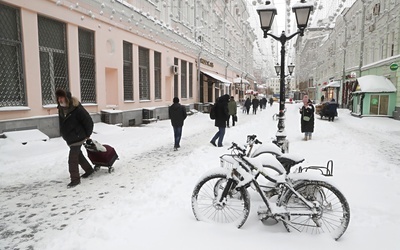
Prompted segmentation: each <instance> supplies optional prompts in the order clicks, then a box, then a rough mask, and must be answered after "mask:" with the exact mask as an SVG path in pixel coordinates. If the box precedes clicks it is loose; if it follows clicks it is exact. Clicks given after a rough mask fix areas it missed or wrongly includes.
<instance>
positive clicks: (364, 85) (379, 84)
mask: <svg viewBox="0 0 400 250" xmlns="http://www.w3.org/2000/svg"><path fill="white" fill-rule="evenodd" d="M357 82H358V85H357V89H356V91H355V92H353V93H366V92H369V93H377V92H396V87H395V86H394V85H393V83H392V82H391V81H390V80H389V79H387V78H386V77H384V76H376V75H366V76H362V77H359V78H357Z"/></svg>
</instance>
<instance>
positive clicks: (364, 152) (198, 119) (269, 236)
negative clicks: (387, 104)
mask: <svg viewBox="0 0 400 250" xmlns="http://www.w3.org/2000/svg"><path fill="white" fill-rule="evenodd" d="M299 105H301V104H286V107H287V112H286V120H285V125H286V132H287V135H288V136H287V138H288V140H289V141H290V146H289V148H290V153H294V154H298V155H302V156H304V158H305V159H306V161H305V162H304V163H303V164H302V165H325V164H326V162H327V161H328V160H333V161H334V176H333V177H329V178H330V179H331V181H332V182H333V183H335V185H337V187H338V188H339V189H340V190H341V191H342V192H343V194H344V195H345V196H346V198H347V200H348V202H349V204H350V209H351V219H350V225H349V227H348V229H347V231H346V233H345V234H344V235H343V236H342V238H341V239H340V240H339V241H337V242H336V241H334V240H333V239H331V238H330V237H328V236H326V235H320V236H312V235H307V234H299V233H288V232H286V230H285V228H284V226H283V225H282V224H281V223H279V224H277V225H274V226H265V225H263V224H262V223H261V222H260V221H259V220H258V218H257V208H258V207H259V206H260V205H261V199H260V198H259V197H258V196H256V193H254V192H251V202H252V203H251V206H252V207H251V213H250V216H249V218H248V220H247V222H246V224H245V225H244V226H243V227H242V228H241V229H237V228H235V227H233V226H231V225H223V224H209V223H204V222H198V221H196V220H195V218H194V216H193V213H192V210H191V203H190V202H191V200H190V197H191V193H192V191H193V188H194V185H195V183H196V181H197V180H198V178H199V177H200V176H201V175H202V174H203V173H204V172H206V171H207V170H209V169H212V168H218V167H219V156H220V155H222V154H224V153H228V151H227V148H228V147H229V145H230V143H231V142H233V141H234V142H237V143H239V144H242V145H243V144H244V143H245V141H246V136H247V135H248V134H256V135H257V136H258V138H259V139H260V140H262V141H263V142H264V143H267V142H270V141H271V139H272V138H274V137H275V133H276V130H277V121H274V120H273V119H272V116H273V114H274V113H276V112H277V111H278V104H277V103H275V104H274V105H273V106H272V107H267V109H265V110H263V111H258V112H257V115H252V114H250V115H246V114H243V113H242V112H241V109H238V119H239V121H238V123H237V126H235V127H230V128H227V130H226V135H225V139H224V147H223V148H216V147H214V146H212V145H211V144H210V143H209V141H210V139H211V137H212V136H213V135H214V133H215V132H216V131H217V128H216V127H214V124H213V121H212V120H210V119H209V116H208V114H203V113H195V114H194V115H191V116H188V118H187V119H186V121H185V125H184V127H183V138H182V141H181V148H180V150H179V151H173V131H172V127H171V124H170V121H169V120H164V121H158V122H156V123H151V124H148V125H144V126H140V127H123V128H121V127H118V126H113V125H107V124H103V123H96V124H95V129H94V131H95V133H94V134H93V136H92V139H95V140H97V141H99V142H101V143H104V144H109V145H112V146H113V147H115V149H116V151H117V153H118V155H119V160H118V161H116V162H115V164H114V167H115V172H113V173H111V174H109V173H108V172H107V168H102V169H100V171H98V172H96V173H95V174H94V175H92V176H91V177H89V178H88V179H82V182H81V184H80V185H78V186H77V187H76V188H73V189H67V188H66V186H67V184H68V182H69V174H68V166H67V156H68V147H67V145H66V144H65V142H64V141H63V140H62V138H53V139H50V140H48V141H46V142H43V141H31V142H28V143H27V144H26V145H22V144H21V143H19V142H15V141H12V140H11V139H9V138H7V139H0V200H1V203H0V218H1V220H0V249H35V250H36V249H37V250H42V249H49V250H50V249H51V250H54V249H57V250H62V249H69V250H70V249H74V250H91V249H93V250H94V249H96V250H100V249H168V250H169V249H171V250H172V249H173V250H178V249H179V250H187V249H190V250H196V249H199V250H200V249H208V250H214V249H244V248H246V249H267V248H268V249H269V248H271V249H278V248H279V249H294V248H295V249H312V250H313V249H321V248H323V249H341V250H350V249H385V250H395V249H400V244H399V242H398V239H397V237H398V236H397V235H398V234H399V232H400V210H399V209H398V207H399V206H400V182H399V180H400V153H399V152H400V143H399V142H400V122H399V121H396V120H393V119H390V118H383V117H364V118H356V117H353V116H351V115H350V112H349V110H347V109H340V110H339V118H338V119H336V120H335V121H334V122H328V121H327V120H326V119H323V120H321V119H320V118H319V117H318V118H316V122H315V132H314V134H313V140H311V141H303V140H302V138H303V135H302V134H301V133H300V115H299V114H298V109H299V107H300V106H299ZM82 150H84V149H83V148H82ZM85 154H86V152H85ZM81 171H82V170H81Z"/></svg>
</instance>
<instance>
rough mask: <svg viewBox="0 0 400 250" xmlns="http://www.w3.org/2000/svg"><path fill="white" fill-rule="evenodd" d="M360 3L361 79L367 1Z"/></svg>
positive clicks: (359, 69)
mask: <svg viewBox="0 0 400 250" xmlns="http://www.w3.org/2000/svg"><path fill="white" fill-rule="evenodd" d="M361 2H362V5H363V6H362V16H361V18H362V19H361V42H360V62H359V65H358V72H359V73H358V77H361V67H362V66H363V61H364V37H365V35H364V33H365V27H364V26H365V9H366V5H367V0H361Z"/></svg>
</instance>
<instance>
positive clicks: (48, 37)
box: [38, 16, 69, 105]
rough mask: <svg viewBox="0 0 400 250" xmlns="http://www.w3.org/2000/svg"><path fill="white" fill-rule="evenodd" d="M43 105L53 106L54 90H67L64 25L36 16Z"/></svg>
mask: <svg viewBox="0 0 400 250" xmlns="http://www.w3.org/2000/svg"><path fill="white" fill-rule="evenodd" d="M38 30H39V51H40V76H41V81H42V103H43V105H47V104H55V103H56V97H55V90H56V89H58V88H62V89H65V90H69V86H68V63H67V45H66V33H65V30H66V27H65V23H62V22H58V21H55V20H52V19H49V18H46V17H42V16H38Z"/></svg>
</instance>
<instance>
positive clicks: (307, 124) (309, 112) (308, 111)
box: [300, 103, 315, 133]
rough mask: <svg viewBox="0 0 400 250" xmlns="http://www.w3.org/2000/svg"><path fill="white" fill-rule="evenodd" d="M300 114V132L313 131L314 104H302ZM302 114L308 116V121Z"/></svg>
mask: <svg viewBox="0 0 400 250" xmlns="http://www.w3.org/2000/svg"><path fill="white" fill-rule="evenodd" d="M300 114H301V132H302V133H304V132H311V133H312V132H314V117H315V116H314V106H313V105H312V104H311V103H309V104H308V106H307V107H305V106H303V107H302V108H301V110H300ZM304 116H308V117H310V120H309V121H305V120H304V119H303V117H304Z"/></svg>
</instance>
